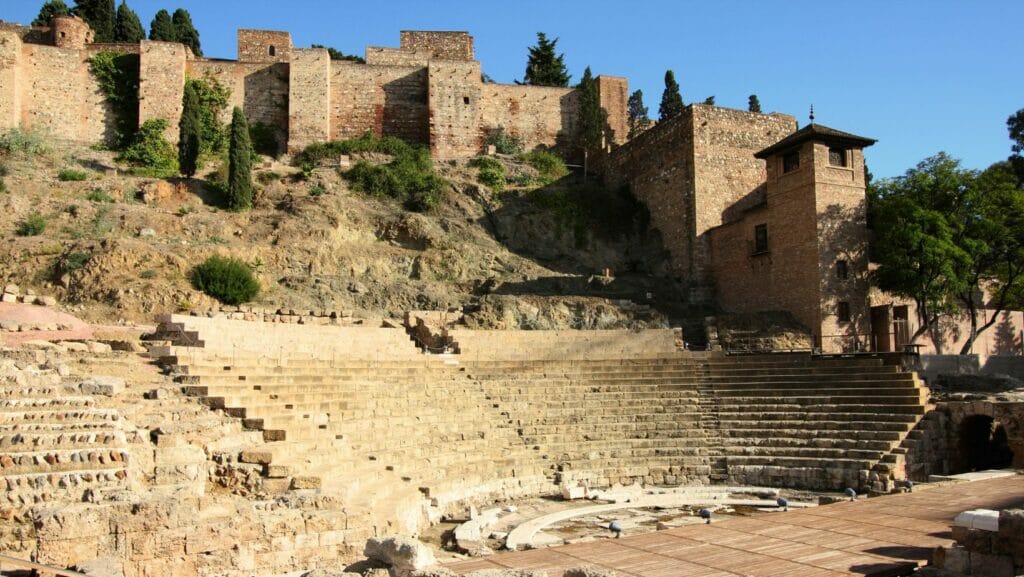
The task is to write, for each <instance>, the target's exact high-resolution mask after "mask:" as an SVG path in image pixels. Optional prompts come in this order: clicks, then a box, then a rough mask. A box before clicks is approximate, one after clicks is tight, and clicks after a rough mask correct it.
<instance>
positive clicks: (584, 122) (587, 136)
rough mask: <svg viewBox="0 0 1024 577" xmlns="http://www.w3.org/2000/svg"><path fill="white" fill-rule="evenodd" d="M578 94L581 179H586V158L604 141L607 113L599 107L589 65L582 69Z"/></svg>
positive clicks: (597, 95)
mask: <svg viewBox="0 0 1024 577" xmlns="http://www.w3.org/2000/svg"><path fill="white" fill-rule="evenodd" d="M577 90H578V91H579V94H580V107H579V112H578V114H579V122H578V123H577V126H578V127H579V142H580V146H581V147H582V148H583V180H584V181H586V180H587V160H588V159H589V157H590V151H591V150H594V149H596V148H599V147H600V146H601V145H602V143H603V141H604V134H605V125H607V123H608V113H607V112H606V111H605V110H604V109H603V108H601V93H600V92H599V91H598V89H597V81H596V80H595V79H594V75H593V74H592V73H591V72H590V67H589V66H587V69H586V70H584V71H583V79H582V80H580V84H579V86H578V87H577Z"/></svg>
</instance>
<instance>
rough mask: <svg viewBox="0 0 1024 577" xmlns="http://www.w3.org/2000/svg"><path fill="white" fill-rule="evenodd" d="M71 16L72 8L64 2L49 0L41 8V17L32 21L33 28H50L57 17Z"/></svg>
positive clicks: (62, 0) (61, 0)
mask: <svg viewBox="0 0 1024 577" xmlns="http://www.w3.org/2000/svg"><path fill="white" fill-rule="evenodd" d="M69 14H71V8H68V5H67V4H65V3H64V0H48V1H47V2H46V3H44V4H43V5H42V7H41V8H39V15H38V16H36V19H35V20H33V21H32V25H33V26H49V25H50V23H52V22H53V19H54V18H55V17H57V16H67V15H69Z"/></svg>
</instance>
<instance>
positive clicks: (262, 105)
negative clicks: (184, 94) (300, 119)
mask: <svg viewBox="0 0 1024 577" xmlns="http://www.w3.org/2000/svg"><path fill="white" fill-rule="evenodd" d="M187 71H188V75H189V76H190V77H193V78H214V79H216V80H217V81H218V82H219V83H220V84H221V85H223V86H225V87H227V88H229V89H230V90H231V96H230V100H229V101H228V106H226V107H225V108H224V110H223V111H222V113H221V114H222V116H221V118H220V121H221V122H223V123H225V124H227V123H229V122H231V111H232V109H233V108H234V107H235V106H239V107H241V108H242V109H243V110H244V111H245V117H246V120H248V121H249V124H250V125H252V124H255V123H257V122H259V123H263V124H266V125H268V126H272V127H276V128H278V131H279V134H278V140H279V142H280V144H281V145H283V144H284V143H285V142H286V141H287V128H286V127H287V125H288V72H289V65H288V64H287V63H273V62H271V63H256V62H234V61H230V60H210V59H196V60H190V61H188V65H187Z"/></svg>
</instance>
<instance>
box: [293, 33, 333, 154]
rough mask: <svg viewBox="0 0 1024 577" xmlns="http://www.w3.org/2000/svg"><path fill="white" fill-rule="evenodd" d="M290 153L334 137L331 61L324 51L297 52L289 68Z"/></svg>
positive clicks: (297, 50)
mask: <svg viewBox="0 0 1024 577" xmlns="http://www.w3.org/2000/svg"><path fill="white" fill-rule="evenodd" d="M290 71H291V74H290V77H289V81H288V85H289V86H290V91H291V97H290V98H289V100H288V149H289V150H291V151H298V150H301V149H302V148H304V147H306V146H308V145H310V144H313V143H314V142H323V141H326V140H329V139H330V137H331V58H330V56H329V55H328V54H327V50H325V49H323V48H310V49H296V50H295V51H294V52H293V53H292V61H291V67H290Z"/></svg>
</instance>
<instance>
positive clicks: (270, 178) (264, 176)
mask: <svg viewBox="0 0 1024 577" xmlns="http://www.w3.org/2000/svg"><path fill="white" fill-rule="evenodd" d="M281 178H282V177H281V173H279V172H274V171H273V170H267V171H264V172H257V173H256V182H258V183H260V184H270V183H271V182H274V181H275V180H281Z"/></svg>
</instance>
